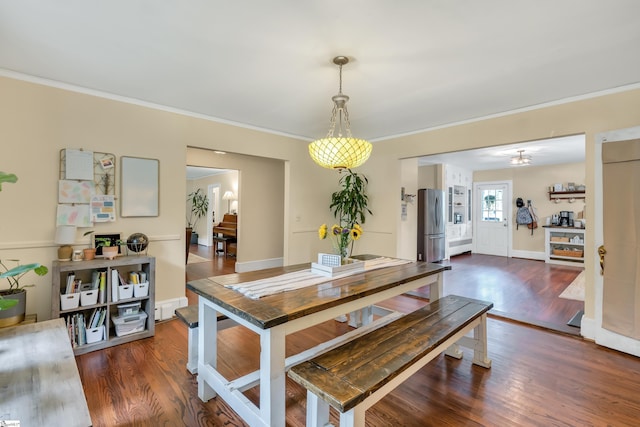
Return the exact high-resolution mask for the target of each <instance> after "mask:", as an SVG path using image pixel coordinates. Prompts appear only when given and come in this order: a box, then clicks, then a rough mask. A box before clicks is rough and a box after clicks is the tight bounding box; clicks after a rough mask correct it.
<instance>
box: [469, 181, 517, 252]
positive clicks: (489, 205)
mask: <svg viewBox="0 0 640 427" xmlns="http://www.w3.org/2000/svg"><path fill="white" fill-rule="evenodd" d="M474 188H475V190H474V192H475V194H476V197H475V198H474V209H473V211H474V212H475V217H474V227H473V229H474V236H473V244H474V252H475V253H479V254H485V255H497V256H509V252H510V251H509V235H510V223H509V218H510V217H511V183H510V182H493V183H490V182H485V183H475V184H474Z"/></svg>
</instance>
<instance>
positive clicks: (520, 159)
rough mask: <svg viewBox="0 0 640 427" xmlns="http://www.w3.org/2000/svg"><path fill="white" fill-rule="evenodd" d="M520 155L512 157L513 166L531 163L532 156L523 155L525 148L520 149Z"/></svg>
mask: <svg viewBox="0 0 640 427" xmlns="http://www.w3.org/2000/svg"><path fill="white" fill-rule="evenodd" d="M518 153H519V155H517V156H514V157H512V158H511V164H512V165H513V166H527V165H530V164H531V156H523V155H522V153H524V150H518Z"/></svg>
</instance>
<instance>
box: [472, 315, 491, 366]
mask: <svg viewBox="0 0 640 427" xmlns="http://www.w3.org/2000/svg"><path fill="white" fill-rule="evenodd" d="M473 338H474V340H475V346H474V348H473V363H474V364H475V365H478V366H482V367H483V368H491V359H489V356H488V354H487V314H486V313H485V314H483V315H482V317H481V318H480V323H479V324H478V326H476V327H475V328H474V329H473Z"/></svg>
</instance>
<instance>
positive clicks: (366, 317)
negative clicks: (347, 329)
mask: <svg viewBox="0 0 640 427" xmlns="http://www.w3.org/2000/svg"><path fill="white" fill-rule="evenodd" d="M371 322H373V307H372V306H368V307H365V308H362V309H360V310H357V311H352V312H351V313H349V326H351V327H352V328H360V327H362V326H364V325H368V324H369V323H371Z"/></svg>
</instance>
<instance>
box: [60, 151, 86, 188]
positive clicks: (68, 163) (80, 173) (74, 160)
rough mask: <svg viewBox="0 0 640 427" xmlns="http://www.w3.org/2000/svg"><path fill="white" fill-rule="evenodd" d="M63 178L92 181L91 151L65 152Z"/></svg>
mask: <svg viewBox="0 0 640 427" xmlns="http://www.w3.org/2000/svg"><path fill="white" fill-rule="evenodd" d="M65 178H66V179H80V180H85V181H93V151H84V150H73V149H70V148H67V149H66V150H65Z"/></svg>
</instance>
